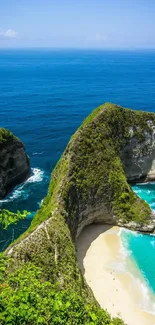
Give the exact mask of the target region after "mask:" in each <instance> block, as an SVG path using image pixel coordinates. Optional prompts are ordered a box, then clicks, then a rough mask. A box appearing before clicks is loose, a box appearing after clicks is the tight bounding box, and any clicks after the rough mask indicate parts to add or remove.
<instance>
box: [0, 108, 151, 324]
mask: <svg viewBox="0 0 155 325" xmlns="http://www.w3.org/2000/svg"><path fill="white" fill-rule="evenodd" d="M154 179H155V114H153V113H146V112H142V111H133V110H130V109H124V108H122V107H120V106H117V105H114V104H111V103H106V104H104V105H102V106H100V107H98V108H97V109H96V110H94V111H93V112H92V113H91V114H90V116H88V118H87V119H86V120H85V121H84V122H83V124H82V126H81V127H80V128H79V129H78V130H77V132H76V133H75V134H74V135H73V136H72V138H71V140H70V142H69V144H68V146H67V148H66V150H65V152H64V154H63V155H62V157H61V159H60V161H59V162H58V163H57V165H56V167H55V169H54V170H53V172H52V175H51V181H50V185H49V189H48V194H47V196H46V198H45V199H44V200H43V203H42V206H41V208H40V209H39V210H38V212H37V213H36V215H35V217H34V219H33V221H32V223H31V226H30V227H29V229H28V230H27V231H26V232H25V233H24V234H23V235H21V236H20V237H19V238H18V239H17V240H16V241H15V242H14V243H12V244H11V245H10V246H9V247H8V249H7V251H6V252H5V256H7V257H9V262H8V264H7V266H6V271H5V272H4V274H3V277H2V278H3V280H4V281H5V283H9V284H8V285H10V282H8V280H7V277H8V270H9V272H14V273H13V274H17V272H18V270H20V273H21V274H25V273H26V268H25V265H27V270H29V267H31V268H33V267H34V268H37V270H39V275H38V273H37V276H36V278H37V279H38V278H39V279H40V281H42V282H43V283H46V285H47V283H48V285H49V283H50V285H55V283H57V286H58V289H57V290H58V292H63V293H64V292H66V290H67V292H71V293H74V294H75V295H77V296H76V299H79V298H77V297H81V299H82V301H81V303H83V304H84V305H85V306H87V308H86V310H85V312H84V311H83V314H82V315H81V316H80V318H79V320H77V321H76V322H75V324H98V325H101V324H110V325H112V324H115V325H116V324H117V325H121V324H123V321H121V320H120V319H119V318H115V319H111V318H110V316H109V315H108V314H107V312H105V311H102V309H100V307H99V306H98V304H97V303H96V301H95V299H94V296H93V293H92V291H91V290H90V288H89V287H88V285H87V284H86V282H85V280H84V278H83V277H82V274H81V271H80V269H79V266H78V263H77V257H76V240H77V238H78V237H79V235H80V233H81V231H82V229H84V227H85V226H87V225H89V224H93V223H99V224H101V223H102V224H107V225H114V226H124V227H127V228H129V229H133V230H138V231H142V232H148V233H150V232H153V231H154V229H155V217H154V215H153V213H152V211H151V209H150V207H149V205H148V204H147V203H146V202H144V201H143V200H141V199H140V198H139V197H138V196H137V195H136V194H135V193H134V192H133V190H132V188H131V186H130V184H131V183H135V182H143V181H150V180H154ZM3 259H4V257H3ZM12 265H13V266H12ZM22 272H23V273H22ZM27 272H28V271H27ZM12 276H13V275H12ZM14 276H15V275H14ZM33 276H35V272H34V273H33ZM42 282H41V283H42ZM19 283H21V282H20V280H19ZM27 283H29V282H27ZM3 286H4V285H3ZM10 286H11V285H10ZM18 288H19V287H18ZM31 289H32V288H31ZM10 290H12V292H14V287H11V288H10ZM40 290H41V289H40ZM103 290H104V288H103ZM2 293H3V301H4V302H3V304H4V305H5V304H6V305H7V303H8V302H6V301H5V299H4V298H5V297H6V296H5V293H6V288H5V286H4V288H3V290H2ZM38 295H41V297H42V304H43V306H44V298H43V296H42V291H39V292H38ZM25 299H26V298H25ZM68 299H69V300H68V303H69V305H68V308H71V307H70V304H72V302H71V301H72V300H71V297H70V298H68ZM72 299H73V298H72ZM49 301H50V300H49ZM49 301H48V307H49V304H50V302H49ZM25 303H26V304H27V306H28V302H27V301H26V302H25ZM73 305H74V299H73ZM52 306H53V305H52ZM5 307H6V306H5ZM37 308H38V307H37ZM52 308H53V307H51V310H52ZM54 308H56V310H57V307H56V306H55V307H54ZM81 308H83V307H81ZM41 310H42V309H41ZM45 310H46V308H45V307H44V310H42V312H41V311H40V313H41V315H40V314H39V315H40V317H42V324H51V322H50V321H51V318H50V317H51V314H50V312H49V319H50V321H49V322H48V321H47V319H46V312H45ZM81 310H83V309H81ZM88 310H89V312H88ZM68 311H69V309H68ZM37 312H38V313H39V309H38V310H37ZM65 312H66V311H65ZM18 315H19V313H18ZM67 315H68V316H67V317H68V318H67V322H66V323H64V324H72V320H71V319H70V317H71V316H69V313H68V314H67ZM70 315H72V313H71V312H70ZM84 315H85V316H84ZM18 317H19V316H18ZM25 317H28V316H25ZM53 317H54V316H53ZM65 317H66V316H65ZM74 317H75V316H74ZM74 317H73V319H75V318H74ZM84 317H85V318H84ZM21 319H22V318H21ZM53 319H54V318H53ZM80 319H81V323H80ZM1 324H2V325H3V324H5V323H4V322H2V323H1ZM13 324H14V323H13ZM16 324H19V323H18V322H16ZM23 324H30V321H29V322H28V321H27V322H25V323H24V322H23ZM31 324H38V323H37V322H35V320H34V321H32V322H31ZM52 324H60V320H59V322H58V321H57V322H56V320H53V323H52ZM61 324H63V322H61Z"/></svg>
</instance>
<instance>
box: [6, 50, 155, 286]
mask: <svg viewBox="0 0 155 325" xmlns="http://www.w3.org/2000/svg"><path fill="white" fill-rule="evenodd" d="M154 67H155V51H133V52H132V51H117V52H115V51H88V50H81V51H73V50H65V51H64V50H57V51H56V50H55V51H51V50H0V127H7V128H9V129H10V130H11V131H12V132H13V133H15V134H16V135H17V136H18V137H19V138H21V140H22V141H23V142H24V143H25V146H26V150H27V153H28V155H29V156H30V161H31V167H32V173H31V177H30V178H29V180H27V182H25V183H24V184H22V185H20V186H18V187H17V188H16V189H15V190H14V191H13V192H12V193H10V195H9V196H8V197H7V198H5V199H4V200H2V201H0V208H8V209H10V210H13V211H16V210H17V209H19V210H23V209H27V210H29V211H30V212H31V213H32V214H31V216H29V218H27V219H26V220H22V221H21V222H19V223H18V224H17V225H13V226H10V227H9V228H8V229H7V230H3V229H1V228H0V251H3V250H4V249H5V248H6V247H7V246H8V245H9V243H10V242H11V241H13V240H14V239H15V238H17V237H18V236H19V235H20V234H21V233H23V232H24V231H25V230H26V229H27V227H28V226H29V225H30V222H31V220H32V217H33V215H34V213H35V212H36V210H37V209H38V208H39V206H40V203H41V200H42V199H43V197H44V196H45V195H46V193H47V188H48V183H49V177H50V173H51V171H52V169H53V168H54V166H55V164H56V162H57V161H58V160H59V158H60V156H61V154H62V152H63V150H64V149H65V147H66V145H67V143H68V140H69V138H70V136H71V135H72V134H73V133H74V132H75V131H76V129H77V128H78V127H79V125H80V124H81V123H82V121H83V119H84V118H85V117H86V116H87V115H88V114H89V113H90V112H91V111H92V110H93V109H94V108H95V107H97V106H99V105H100V104H102V103H104V102H106V101H111V102H114V103H117V104H119V105H122V106H124V107H130V108H133V109H138V110H139V109H143V110H145V111H152V112H155V92H154V90H155V73H154V72H155V68H154ZM133 189H134V191H135V192H136V193H137V194H138V195H139V196H140V197H141V198H143V199H144V200H146V201H147V202H148V203H149V204H150V207H151V208H152V209H153V210H155V184H153V183H152V184H145V185H136V186H134V187H133ZM121 238H122V241H123V245H124V247H125V248H126V250H128V251H130V255H131V256H132V257H133V258H134V259H135V261H136V262H137V265H138V267H139V269H140V270H141V271H142V273H143V275H144V277H145V278H146V279H147V281H148V283H149V285H150V287H151V288H152V290H154V292H155V239H154V238H155V237H153V236H147V235H140V234H135V233H133V232H131V231H124V230H123V231H122V232H121Z"/></svg>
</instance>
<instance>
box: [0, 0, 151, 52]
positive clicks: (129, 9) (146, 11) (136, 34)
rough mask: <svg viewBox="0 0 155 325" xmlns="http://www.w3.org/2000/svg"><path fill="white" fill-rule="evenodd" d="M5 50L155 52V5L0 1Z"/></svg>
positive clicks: (129, 0) (146, 1)
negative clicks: (142, 49)
mask: <svg viewBox="0 0 155 325" xmlns="http://www.w3.org/2000/svg"><path fill="white" fill-rule="evenodd" d="M0 47H63V48H105V49H106V48H107V49H108V48H116V49H122V48H125V49H137V48H155V0H134V1H133V0H96V1H95V0H72V1H71V0H55V1H54V0H0Z"/></svg>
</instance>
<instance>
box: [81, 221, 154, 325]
mask: <svg viewBox="0 0 155 325" xmlns="http://www.w3.org/2000/svg"><path fill="white" fill-rule="evenodd" d="M119 232H120V228H119V227H111V226H108V225H90V226H87V227H86V228H85V229H84V230H83V231H82V233H81V234H80V236H79V238H78V240H77V258H78V263H79V266H80V268H81V271H82V274H83V275H84V277H85V279H86V281H87V283H88V285H89V286H90V288H91V289H92V291H93V293H94V296H95V298H96V299H97V301H98V302H99V304H100V306H101V307H102V308H104V309H107V310H108V312H109V313H110V314H111V316H112V317H117V316H120V317H121V318H122V319H123V320H124V321H125V323H126V324H127V325H155V315H153V314H151V313H150V312H146V311H144V310H142V309H141V308H142V291H141V289H140V285H138V283H137V282H136V277H138V278H140V280H141V279H142V280H144V279H143V277H142V275H141V274H140V271H139V270H138V269H137V268H136V264H135V265H134V262H133V261H132V259H129V264H130V266H131V269H132V270H133V271H134V274H132V276H131V275H130V274H129V273H127V272H126V271H125V270H119V267H122V266H123V263H124V256H123V253H122V254H121V240H120V236H119ZM116 266H117V267H116Z"/></svg>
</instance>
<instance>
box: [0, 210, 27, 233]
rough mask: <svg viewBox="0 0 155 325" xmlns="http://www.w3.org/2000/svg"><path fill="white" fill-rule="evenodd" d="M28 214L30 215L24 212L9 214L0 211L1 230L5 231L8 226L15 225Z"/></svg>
mask: <svg viewBox="0 0 155 325" xmlns="http://www.w3.org/2000/svg"><path fill="white" fill-rule="evenodd" d="M28 214H30V213H29V212H27V211H26V210H25V211H23V212H20V211H17V212H11V211H9V210H5V209H0V225H2V228H3V229H7V227H8V226H9V225H11V224H13V223H17V221H19V220H21V219H25V218H26V217H27V215H28Z"/></svg>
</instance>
